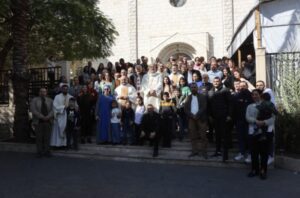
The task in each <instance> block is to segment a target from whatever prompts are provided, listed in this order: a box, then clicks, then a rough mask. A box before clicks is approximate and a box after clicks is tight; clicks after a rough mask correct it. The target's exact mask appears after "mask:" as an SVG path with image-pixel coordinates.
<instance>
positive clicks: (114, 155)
mask: <svg viewBox="0 0 300 198" xmlns="http://www.w3.org/2000/svg"><path fill="white" fill-rule="evenodd" d="M93 142H95V141H93ZM79 146H80V147H79V150H78V151H75V150H54V151H53V155H54V156H62V157H74V158H86V159H104V160H116V161H130V162H147V163H161V164H180V165H195V166H210V167H239V168H248V166H247V165H245V163H244V162H243V161H241V162H237V161H234V160H233V157H234V156H235V155H236V154H237V153H238V151H237V149H231V150H230V151H229V160H228V161H227V162H226V163H224V162H222V158H221V157H219V158H212V157H209V159H204V158H202V157H200V156H196V157H192V158H189V157H188V156H189V154H190V153H191V144H190V142H189V141H188V140H185V141H182V142H179V141H176V140H174V141H173V142H172V148H159V156H158V157H155V158H153V157H152V152H153V148H152V147H150V146H123V145H96V144H94V143H93V144H81V145H79ZM35 149H36V148H35V145H33V144H19V143H7V142H1V143H0V151H14V152H32V153H35ZM214 151H215V148H214V145H210V147H209V148H208V155H209V156H210V155H212V154H213V153H214Z"/></svg>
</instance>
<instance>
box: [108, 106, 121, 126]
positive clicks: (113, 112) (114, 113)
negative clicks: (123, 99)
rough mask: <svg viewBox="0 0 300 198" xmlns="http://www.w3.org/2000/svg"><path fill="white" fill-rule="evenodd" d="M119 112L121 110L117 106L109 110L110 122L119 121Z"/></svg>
mask: <svg viewBox="0 0 300 198" xmlns="http://www.w3.org/2000/svg"><path fill="white" fill-rule="evenodd" d="M120 113H121V110H120V109H119V108H113V109H112V110H111V119H110V122H111V123H120V121H121V117H120V118H118V117H117V116H118V115H119V114H120Z"/></svg>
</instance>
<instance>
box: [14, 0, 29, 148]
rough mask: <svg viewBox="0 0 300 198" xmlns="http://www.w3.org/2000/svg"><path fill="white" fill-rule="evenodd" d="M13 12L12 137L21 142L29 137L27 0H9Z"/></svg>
mask: <svg viewBox="0 0 300 198" xmlns="http://www.w3.org/2000/svg"><path fill="white" fill-rule="evenodd" d="M10 6H11V10H12V13H13V22H12V38H13V55H12V59H13V69H12V81H13V89H14V103H15V115H14V126H13V130H14V137H15V139H16V141H19V142H23V141H26V140H28V138H29V135H28V134H29V133H28V131H29V130H28V129H29V124H28V82H29V75H28V68H27V40H28V16H29V0H11V5H10Z"/></svg>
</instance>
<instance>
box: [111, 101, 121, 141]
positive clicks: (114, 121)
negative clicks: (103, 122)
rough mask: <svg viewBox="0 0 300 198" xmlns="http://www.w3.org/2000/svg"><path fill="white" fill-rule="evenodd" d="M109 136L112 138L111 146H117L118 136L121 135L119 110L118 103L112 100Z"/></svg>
mask: <svg viewBox="0 0 300 198" xmlns="http://www.w3.org/2000/svg"><path fill="white" fill-rule="evenodd" d="M111 107H112V110H111V119H110V123H111V136H112V138H111V139H112V144H113V145H115V144H119V143H120V134H121V125H120V121H121V110H120V108H119V106H118V103H117V101H116V100H113V101H112V103H111Z"/></svg>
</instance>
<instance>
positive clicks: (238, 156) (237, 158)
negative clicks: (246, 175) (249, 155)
mask: <svg viewBox="0 0 300 198" xmlns="http://www.w3.org/2000/svg"><path fill="white" fill-rule="evenodd" d="M242 159H244V155H242V154H241V153H239V154H238V155H237V156H235V157H234V160H235V161H240V160H242Z"/></svg>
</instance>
